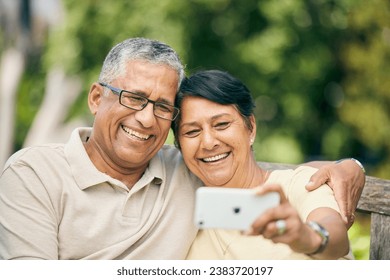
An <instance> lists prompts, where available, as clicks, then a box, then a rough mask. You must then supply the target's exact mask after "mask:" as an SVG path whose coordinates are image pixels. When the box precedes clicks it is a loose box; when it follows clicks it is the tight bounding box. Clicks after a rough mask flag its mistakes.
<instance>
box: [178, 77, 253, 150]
mask: <svg viewBox="0 0 390 280" xmlns="http://www.w3.org/2000/svg"><path fill="white" fill-rule="evenodd" d="M187 96H194V97H202V98H205V99H207V100H210V101H213V102H215V103H219V104H222V105H234V106H235V107H236V108H237V110H238V112H239V113H240V114H241V116H242V117H243V119H244V122H245V124H246V126H247V127H248V128H249V129H250V130H252V128H253V127H252V125H251V122H250V118H249V117H250V116H251V115H252V114H253V108H254V107H255V105H254V101H253V98H252V95H251V93H250V91H249V90H248V88H247V87H246V86H245V85H244V84H243V83H242V82H241V81H240V80H238V79H237V78H235V77H233V76H232V75H230V74H229V73H227V72H223V71H220V70H206V71H199V72H196V73H195V74H193V75H191V76H190V77H188V78H184V80H183V81H182V83H181V86H180V90H179V93H178V94H177V96H176V99H175V107H178V108H181V105H182V102H183V100H184V98H185V97H187ZM180 122H181V114H179V116H178V117H177V118H176V120H175V121H174V122H172V130H173V132H174V134H175V145H176V147H178V148H179V149H180V143H179V141H178V139H179V137H178V130H179V125H180Z"/></svg>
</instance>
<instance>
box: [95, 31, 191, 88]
mask: <svg viewBox="0 0 390 280" xmlns="http://www.w3.org/2000/svg"><path fill="white" fill-rule="evenodd" d="M131 60H145V61H147V62H149V63H155V64H160V65H161V64H162V65H167V66H169V67H171V68H173V69H174V70H176V72H177V74H178V76H179V83H178V86H177V89H178V90H179V88H180V83H181V81H182V80H183V78H184V75H185V74H184V66H183V64H182V62H181V60H180V58H179V55H178V54H177V53H176V51H175V50H174V49H173V48H171V47H170V46H168V45H166V44H164V43H162V42H160V41H157V40H151V39H146V38H130V39H127V40H125V41H123V42H121V43H119V44H117V45H116V46H114V47H113V48H112V49H111V50H110V52H109V53H108V54H107V56H106V59H105V60H104V63H103V67H102V70H101V72H100V75H99V81H100V82H105V83H111V82H112V81H113V80H115V79H116V78H118V77H120V76H121V75H124V74H125V71H126V65H127V63H128V62H129V61H131Z"/></svg>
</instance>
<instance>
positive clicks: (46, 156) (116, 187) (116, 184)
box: [0, 128, 200, 259]
mask: <svg viewBox="0 0 390 280" xmlns="http://www.w3.org/2000/svg"><path fill="white" fill-rule="evenodd" d="M90 133H91V129H90V128H80V129H76V130H75V131H74V132H73V133H72V135H71V138H70V140H69V142H68V143H66V144H48V145H42V146H38V147H31V148H25V149H23V150H21V151H19V152H17V153H16V154H15V155H14V156H12V157H11V159H10V160H9V161H8V162H7V165H8V166H6V167H5V169H4V171H3V173H2V175H1V178H0V259H183V258H185V256H186V254H187V251H188V249H189V247H190V245H191V243H192V241H193V239H194V237H195V235H196V232H197V230H196V228H195V227H194V225H193V222H192V215H193V209H194V191H195V188H196V187H197V186H198V184H200V182H199V181H198V180H197V179H196V178H195V177H194V176H193V175H192V174H191V173H190V172H189V171H188V169H187V168H186V167H185V165H184V163H183V161H182V158H181V155H180V152H179V151H178V150H177V149H175V148H174V147H172V146H164V147H163V148H162V149H161V150H160V151H159V152H158V154H157V155H156V156H155V157H154V158H153V159H152V160H151V162H150V164H149V167H148V168H147V169H146V171H145V173H144V175H143V176H142V178H141V179H140V180H139V181H138V182H137V183H136V184H135V185H134V187H133V188H132V189H131V190H130V191H129V190H128V188H127V187H126V186H125V185H124V184H123V183H122V182H120V181H118V180H116V179H113V178H111V177H109V176H108V175H106V174H104V173H102V172H100V171H98V170H97V169H96V168H95V166H94V165H93V163H92V162H91V161H90V159H89V157H88V155H87V153H86V151H85V149H84V146H83V141H86V139H87V137H88V136H89V135H90ZM129 156H131V155H129Z"/></svg>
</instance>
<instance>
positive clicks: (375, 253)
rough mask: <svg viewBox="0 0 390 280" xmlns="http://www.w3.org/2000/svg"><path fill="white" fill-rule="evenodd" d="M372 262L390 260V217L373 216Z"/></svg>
mask: <svg viewBox="0 0 390 280" xmlns="http://www.w3.org/2000/svg"><path fill="white" fill-rule="evenodd" d="M370 260H390V216H386V215H381V214H376V213H373V214H372V215H371V234H370Z"/></svg>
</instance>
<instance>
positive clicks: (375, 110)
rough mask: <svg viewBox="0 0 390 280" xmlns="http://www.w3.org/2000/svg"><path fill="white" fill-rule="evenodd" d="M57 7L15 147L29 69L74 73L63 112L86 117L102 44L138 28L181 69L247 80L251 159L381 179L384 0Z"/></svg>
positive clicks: (384, 171) (38, 88)
mask: <svg viewBox="0 0 390 280" xmlns="http://www.w3.org/2000/svg"><path fill="white" fill-rule="evenodd" d="M64 4H65V7H66V13H67V18H66V24H65V25H63V26H59V27H57V29H55V30H52V31H51V33H50V34H49V38H48V42H47V47H46V49H45V50H44V52H43V53H42V57H43V61H44V62H43V64H42V65H41V64H39V65H38V66H39V67H40V68H39V69H38V71H37V70H36V69H34V70H33V69H31V68H29V72H28V73H27V75H26V77H25V78H24V82H23V85H22V87H21V93H23V94H24V95H23V97H21V99H20V101H19V107H20V108H19V110H18V111H20V112H21V113H20V115H19V118H18V128H22V129H21V131H22V132H20V131H19V130H18V137H17V141H18V143H17V144H16V145H15V146H16V147H19V146H21V141H22V138H23V135H24V134H23V133H24V131H25V130H26V129H27V127H28V125H29V123H31V119H32V116H33V115H34V114H35V112H36V111H37V107H38V100H39V99H40V98H41V96H40V93H42V92H43V91H44V89H43V84H42V82H41V81H39V82H36V83H34V85H32V80H33V79H42V80H43V79H44V78H43V76H41V75H39V76H37V75H36V72H38V73H45V72H46V71H47V69H48V68H50V67H53V66H55V65H61V67H63V68H64V69H66V71H67V73H69V74H72V75H75V74H76V75H78V76H80V77H81V79H82V80H83V83H84V84H83V92H84V93H83V94H82V95H81V96H80V98H79V99H78V100H77V103H76V104H75V105H74V107H73V108H72V112H70V116H69V117H70V118H71V117H72V116H74V115H78V116H79V115H84V116H85V117H86V116H88V115H89V113H88V111H87V106H86V93H87V92H88V89H89V85H90V83H91V82H93V81H95V80H96V79H97V78H98V74H99V69H100V67H101V64H102V61H103V59H104V57H105V55H106V53H107V52H108V50H109V49H110V48H111V47H112V46H113V45H114V44H116V43H117V42H119V41H121V40H123V39H125V38H128V37H136V36H144V37H150V38H155V39H159V40H162V41H164V42H166V43H168V44H169V45H171V46H172V47H174V48H175V49H176V50H177V51H178V53H179V54H180V55H181V57H182V59H183V61H184V62H185V63H186V64H187V72H188V73H192V72H194V71H196V70H198V69H204V68H205V69H209V68H218V69H224V70H227V71H229V72H230V73H232V74H233V75H235V76H237V77H239V78H240V79H242V80H243V81H244V82H245V84H247V86H248V87H249V88H250V89H251V91H252V93H253V95H254V97H255V100H256V106H257V107H256V116H257V125H258V135H257V136H258V137H257V142H256V144H255V151H256V153H257V158H258V160H268V161H281V162H291V163H298V162H302V161H303V160H308V159H313V158H316V159H323V158H326V159H330V160H331V159H336V158H343V157H347V156H348V157H349V156H352V157H356V158H359V159H360V160H361V161H362V162H363V163H364V164H365V165H366V169H367V170H368V174H370V175H374V176H379V177H382V178H390V173H389V170H390V141H388V139H389V136H390V135H389V134H390V119H389V118H390V115H389V114H390V113H389V112H390V110H389V108H390V79H389V73H390V69H389V68H390V21H389V19H390V2H389V1H386V0H371V1H368V2H367V1H363V0H338V1H335V0H313V1H304V0H281V1H258V0H247V1H244V2H243V1H233V0H214V1H213V0H211V1H210V0H190V1H177V0H162V1H152V0H132V1H124V0H123V1H105V0H84V1H77V0H65V1H64ZM21 96H22V94H21ZM31 100H34V101H33V102H31ZM171 139H172V138H171ZM170 141H172V140H170ZM359 235H360V233H359ZM365 236H367V235H365ZM359 238H360V237H359Z"/></svg>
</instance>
